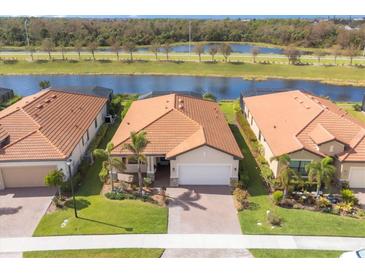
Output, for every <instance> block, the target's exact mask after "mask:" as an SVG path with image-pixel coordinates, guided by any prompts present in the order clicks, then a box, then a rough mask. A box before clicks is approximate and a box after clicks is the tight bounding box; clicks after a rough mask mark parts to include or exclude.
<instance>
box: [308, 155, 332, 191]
mask: <svg viewBox="0 0 365 274" xmlns="http://www.w3.org/2000/svg"><path fill="white" fill-rule="evenodd" d="M332 163H333V159H332V158H331V157H328V156H327V157H325V158H323V159H322V160H320V161H318V160H313V161H312V162H310V163H309V164H307V165H306V166H305V170H306V171H307V172H308V180H309V181H310V182H315V183H317V196H318V194H319V190H320V189H321V186H322V184H324V185H325V187H326V188H327V189H329V190H331V183H332V180H333V178H334V176H335V173H336V167H335V166H334V165H333V164H332Z"/></svg>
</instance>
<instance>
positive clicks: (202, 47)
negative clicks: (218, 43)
mask: <svg viewBox="0 0 365 274" xmlns="http://www.w3.org/2000/svg"><path fill="white" fill-rule="evenodd" d="M194 52H195V53H196V54H197V55H198V56H199V62H201V61H202V57H201V55H202V54H204V52H205V44H201V43H199V44H197V45H195V47H194Z"/></svg>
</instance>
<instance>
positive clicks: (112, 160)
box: [93, 142, 125, 190]
mask: <svg viewBox="0 0 365 274" xmlns="http://www.w3.org/2000/svg"><path fill="white" fill-rule="evenodd" d="M113 148H114V145H113V143H111V142H110V143H108V145H107V146H106V149H95V150H94V151H93V155H94V156H95V157H96V158H98V159H101V160H103V167H102V169H101V171H100V173H99V176H100V177H101V179H102V180H105V179H106V178H107V177H108V175H109V179H110V180H111V183H112V190H114V181H113V178H112V171H113V170H117V171H123V170H124V169H125V164H124V162H123V161H122V159H121V158H118V157H112V156H111V151H112V150H113Z"/></svg>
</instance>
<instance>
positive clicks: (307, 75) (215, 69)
mask: <svg viewBox="0 0 365 274" xmlns="http://www.w3.org/2000/svg"><path fill="white" fill-rule="evenodd" d="M0 74H4V75H5V74H166V75H197V76H223V77H244V78H247V79H252V78H256V79H266V78H270V77H271V78H283V79H307V80H319V81H323V82H327V83H334V84H349V85H365V80H364V79H365V69H360V68H355V67H347V66H345V67H342V66H338V67H324V66H292V65H290V66H289V65H287V64H271V65H262V64H252V63H244V64H243V63H222V62H219V63H197V62H181V63H177V62H160V61H159V62H155V61H142V62H133V63H125V62H124V63H122V62H115V61H110V62H100V61H95V62H93V61H81V62H76V63H70V62H63V61H54V62H46V63H31V62H27V61H18V62H17V63H15V64H2V65H1V66H0Z"/></svg>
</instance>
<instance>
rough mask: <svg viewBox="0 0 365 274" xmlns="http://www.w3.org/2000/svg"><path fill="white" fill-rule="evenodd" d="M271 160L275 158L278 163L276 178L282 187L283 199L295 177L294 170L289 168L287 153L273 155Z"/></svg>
mask: <svg viewBox="0 0 365 274" xmlns="http://www.w3.org/2000/svg"><path fill="white" fill-rule="evenodd" d="M272 160H277V161H278V163H279V174H278V177H277V178H278V180H279V182H280V184H281V186H282V187H283V188H284V199H285V198H286V196H287V194H288V188H289V185H290V183H291V182H292V181H293V179H294V178H295V175H296V174H295V171H294V170H293V169H291V168H290V157H289V155H287V154H284V155H281V156H278V157H274V158H272Z"/></svg>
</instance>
